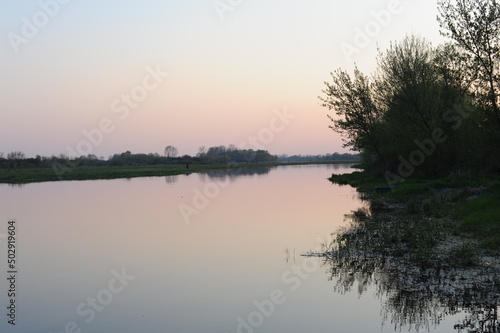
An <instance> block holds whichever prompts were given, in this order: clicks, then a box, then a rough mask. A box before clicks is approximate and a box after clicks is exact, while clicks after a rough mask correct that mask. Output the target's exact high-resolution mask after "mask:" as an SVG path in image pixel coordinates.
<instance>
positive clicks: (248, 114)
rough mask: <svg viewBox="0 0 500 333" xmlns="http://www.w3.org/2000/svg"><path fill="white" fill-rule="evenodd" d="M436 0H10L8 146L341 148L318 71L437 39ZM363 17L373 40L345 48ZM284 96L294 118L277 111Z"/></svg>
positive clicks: (5, 13)
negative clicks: (401, 43) (403, 42)
mask: <svg viewBox="0 0 500 333" xmlns="http://www.w3.org/2000/svg"><path fill="white" fill-rule="evenodd" d="M66 2H68V3H66ZM231 3H232V4H233V5H231ZM361 4H362V5H361ZM221 6H222V7H221ZM217 8H218V9H217ZM221 8H225V10H226V11H224V12H222V11H221ZM436 8H437V4H436V3H434V1H428V2H426V3H421V2H416V1H410V0H400V1H398V0H382V1H379V0H377V1H367V0H365V1H360V2H356V3H355V2H349V3H338V2H334V1H321V2H319V1H316V2H306V1H301V0H286V1H285V0H275V1H272V2H271V3H270V2H255V1H253V2H250V1H244V0H242V1H239V2H238V1H228V0H220V1H219V0H215V1H214V0H193V1H189V2H186V1H180V0H179V1H173V0H170V1H159V0H147V1H141V2H137V1H117V0H108V1H104V2H97V1H81V0H72V1H68V0H65V1H63V0H40V1H28V0H20V1H16V2H8V3H6V2H3V3H2V4H0V9H1V10H0V15H1V16H2V19H1V20H0V22H1V23H0V35H1V36H3V38H2V39H1V42H0V48H1V50H2V52H1V53H0V60H1V61H0V68H1V73H2V80H1V81H0V82H1V83H0V91H1V97H2V98H1V99H0V107H1V121H0V140H1V141H0V142H1V143H2V144H1V146H0V152H3V153H5V154H7V153H8V152H10V151H14V150H18V151H23V152H24V153H25V154H26V155H27V156H35V155H36V154H40V155H44V156H50V155H59V154H67V155H72V154H71V153H70V152H71V151H76V152H77V154H78V155H79V153H80V152H81V153H87V152H88V153H91V154H95V155H97V156H104V157H105V158H107V157H108V156H109V155H112V154H114V153H121V152H123V151H126V150H130V151H132V152H134V153H150V152H151V153H162V152H163V149H164V147H165V146H167V145H174V146H176V147H177V148H178V150H179V153H180V154H190V155H194V154H196V153H197V151H198V147H200V146H207V147H210V146H215V145H229V144H235V145H237V146H238V145H240V144H241V143H244V142H248V141H249V138H250V137H254V138H257V140H258V144H259V146H258V147H257V146H256V147H255V148H259V149H261V148H262V149H266V150H268V151H270V152H271V153H272V154H282V153H286V154H325V153H333V152H336V151H337V152H347V151H348V150H347V149H346V148H342V141H341V138H340V136H339V135H338V134H336V133H334V132H333V131H332V130H331V129H329V128H328V125H329V124H330V123H329V120H328V118H327V116H326V115H327V114H328V113H330V114H333V111H330V112H329V111H328V110H327V109H325V108H323V107H321V106H320V100H319V99H318V96H319V95H322V92H321V90H322V89H323V88H324V84H323V82H324V81H325V80H329V79H330V74H329V73H330V72H331V71H333V70H335V69H337V68H343V69H346V70H350V71H351V70H352V69H353V67H354V63H356V64H357V65H358V66H359V68H360V69H361V70H362V71H364V72H365V73H367V74H368V73H370V72H372V71H373V70H374V69H375V65H376V62H375V57H376V54H377V51H376V49H377V45H378V46H379V47H380V48H382V49H383V48H385V47H387V46H388V45H389V43H390V42H391V41H394V40H400V39H401V38H403V37H404V36H405V35H406V34H410V33H416V34H419V35H421V36H422V37H425V38H428V39H429V40H431V41H433V42H435V43H438V42H441V41H442V40H443V39H442V38H441V37H440V36H439V32H438V24H437V22H436V19H435V18H436V15H437V9H436ZM391 10H393V12H391ZM387 13H389V15H388V16H387ZM221 18H223V19H221ZM45 19H46V20H45ZM37 20H38V21H37ZM26 22H29V23H26ZM35 23H37V24H38V26H36V25H35ZM27 24H32V25H34V26H35V28H36V30H37V31H35V32H34V31H33V30H31V31H29V28H27V27H26V25H27ZM366 29H372V30H369V31H371V32H372V33H371V34H372V36H369V37H368V39H367V40H365V41H364V42H366V45H363V46H362V47H358V51H359V52H358V53H356V54H353V55H352V56H351V57H347V56H346V55H345V54H344V53H343V52H342V49H341V45H344V46H345V45H347V44H348V45H351V46H354V47H356V45H358V46H359V41H360V39H359V31H360V30H362V31H366ZM373 29H375V30H373ZM27 32H30V33H31V35H29V36H28V35H27ZM356 38H358V39H356ZM20 41H21V42H20ZM357 42H358V44H356V43H357ZM16 43H17V44H16ZM154 72H156V74H152V73H154ZM166 73H168V75H167V74H166ZM125 95H134V96H135V97H131V100H128V102H127V101H126V100H125V99H124V98H126V97H124V96H125ZM276 110H281V111H280V112H284V111H283V110H287V111H286V112H287V113H288V114H290V115H293V118H292V117H290V118H289V119H288V121H286V122H284V123H279V122H278V121H277V120H275V119H274V118H276V117H277V116H276V113H275V112H276ZM103 124H104V125H103ZM281 125H283V126H281ZM97 131H99V132H97ZM85 132H86V133H91V134H88V135H89V136H86V135H85V134H84V133H85ZM99 133H100V134H99ZM84 141H85V142H84ZM248 148H251V147H248Z"/></svg>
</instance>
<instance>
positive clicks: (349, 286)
mask: <svg viewBox="0 0 500 333" xmlns="http://www.w3.org/2000/svg"><path fill="white" fill-rule="evenodd" d="M370 214H377V212H374V211H373V210H372V211H369V210H366V209H364V210H359V211H356V212H354V213H353V214H349V215H346V218H347V219H349V220H350V221H351V224H352V228H350V229H348V230H344V231H343V232H341V233H340V234H339V236H338V237H337V239H336V242H335V244H336V245H335V246H334V247H332V248H330V250H329V251H328V252H327V253H326V254H324V256H325V259H324V264H325V266H326V267H327V268H328V274H329V280H331V281H335V291H336V292H338V293H340V294H346V293H350V292H352V291H354V290H355V291H356V292H357V293H358V294H359V295H361V294H363V293H365V292H366V291H367V290H373V288H374V289H375V290H376V292H375V294H376V296H377V298H379V299H380V300H383V304H382V317H383V323H384V324H387V323H391V324H392V325H394V329H395V330H398V331H401V330H402V329H404V328H407V329H414V330H417V331H419V330H422V329H425V330H430V329H431V328H435V327H436V326H438V325H439V324H440V323H441V322H442V321H443V320H444V318H445V317H447V316H451V315H457V314H461V315H462V316H463V317H462V318H464V319H462V320H461V321H460V322H458V323H456V324H455V325H454V329H455V330H457V331H459V332H469V333H472V332H488V333H493V332H495V333H498V332H500V322H499V319H498V307H499V305H500V277H499V276H498V271H497V270H495V269H494V268H493V267H489V266H481V267H476V268H467V269H466V268H454V267H450V266H446V265H442V266H439V265H438V266H437V267H433V268H425V267H419V266H416V265H414V264H411V263H409V262H408V261H405V260H403V259H401V258H397V257H394V256H391V255H388V254H387V253H386V251H385V250H383V249H377V248H376V246H374V242H373V240H372V239H370V238H373V235H371V234H370V233H371V232H372V231H373V230H371V231H369V230H368V229H367V228H366V224H365V222H364V221H366V217H367V216H369V215H370ZM372 218H373V216H372ZM379 231H380V230H379ZM311 255H313V254H311ZM317 255H320V254H317ZM370 287H371V288H370ZM450 329H451V328H450Z"/></svg>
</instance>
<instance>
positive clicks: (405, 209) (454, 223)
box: [330, 172, 500, 265]
mask: <svg viewBox="0 0 500 333" xmlns="http://www.w3.org/2000/svg"><path fill="white" fill-rule="evenodd" d="M330 180H331V181H332V182H335V183H338V184H350V185H352V186H354V187H356V188H357V189H358V190H360V191H361V192H364V193H366V194H365V195H366V196H367V198H369V199H370V202H371V208H372V212H370V213H371V214H373V215H374V216H376V217H375V218H376V219H380V218H382V219H389V220H391V221H392V222H394V223H391V228H389V227H388V225H389V224H387V225H384V226H383V227H384V228H385V229H383V230H378V231H377V232H381V239H380V240H379V245H378V246H379V247H386V248H394V245H397V244H399V245H401V246H400V250H402V249H404V251H410V252H411V256H412V259H413V260H414V261H417V262H420V263H422V264H425V265H427V264H431V263H432V262H433V260H435V259H436V258H434V257H435V256H436V255H441V256H442V255H443V253H442V252H443V248H444V247H445V246H444V244H445V243H446V242H447V240H448V241H449V240H452V239H453V241H454V242H455V243H456V244H455V246H449V247H448V248H447V249H446V250H447V253H446V256H447V258H448V259H449V260H450V262H454V263H459V264H464V265H469V264H473V263H474V262H475V260H476V259H475V258H476V257H477V255H478V253H479V251H483V252H484V251H490V252H495V253H497V254H498V253H500V205H499V203H500V176H498V175H490V176H483V177H459V176H454V177H447V178H438V179H407V180H406V181H405V182H403V183H401V184H399V185H397V186H396V187H395V188H394V189H391V190H390V191H387V192H384V191H377V188H378V187H379V186H382V189H384V188H383V186H385V185H387V184H386V183H385V181H384V180H383V179H380V178H378V177H375V176H374V175H371V174H369V173H367V172H354V173H352V174H344V175H333V176H332V178H331V179H330ZM379 189H380V188H379ZM387 211H389V213H387ZM373 227H376V224H374V225H373ZM458 238H460V239H461V240H462V241H461V242H457V241H456V240H457V239H458ZM459 243H460V244H459Z"/></svg>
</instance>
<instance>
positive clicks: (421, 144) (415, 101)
mask: <svg viewBox="0 0 500 333" xmlns="http://www.w3.org/2000/svg"><path fill="white" fill-rule="evenodd" d="M452 2H453V3H452ZM438 3H439V6H440V16H439V19H438V20H439V23H440V26H441V28H442V31H441V33H442V34H443V35H446V36H448V37H449V38H451V40H452V41H453V42H452V43H449V44H445V45H439V46H437V47H434V46H432V45H431V43H429V42H428V41H426V40H425V39H423V38H420V37H416V36H408V37H406V38H405V39H404V40H402V41H400V42H396V43H393V44H391V45H390V47H389V48H388V49H387V50H386V51H385V52H383V51H380V52H379V55H378V58H377V64H378V67H377V69H376V71H375V73H374V74H373V75H371V76H367V75H364V74H363V73H362V72H361V71H359V70H358V69H357V68H355V70H354V75H352V76H351V75H350V74H349V73H347V72H346V71H344V70H341V69H339V70H337V71H335V72H332V73H331V75H332V82H325V84H326V89H325V90H324V91H323V92H324V96H323V97H320V99H321V100H322V101H323V106H325V107H328V108H329V109H330V110H334V111H335V113H336V114H337V116H336V117H332V116H329V117H330V120H331V121H332V125H331V126H330V127H331V128H332V129H333V130H335V131H337V132H339V133H341V134H343V136H344V140H345V146H346V147H350V148H351V149H352V150H355V151H359V152H361V156H362V160H363V164H364V165H365V167H366V168H367V169H372V170H376V171H378V172H379V173H380V174H383V175H385V177H386V179H387V180H388V181H389V182H393V183H396V182H399V181H402V180H403V179H404V178H406V177H408V176H411V175H414V174H415V175H420V176H424V177H432V176H443V175H448V174H451V173H472V174H475V173H481V172H490V171H499V170H500V154H499V153H500V106H499V105H500V5H499V4H498V3H497V2H496V1H491V0H477V1H468V0H456V1H450V0H444V1H439V2H438Z"/></svg>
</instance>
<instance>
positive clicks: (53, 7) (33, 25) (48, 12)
mask: <svg viewBox="0 0 500 333" xmlns="http://www.w3.org/2000/svg"><path fill="white" fill-rule="evenodd" d="M71 1H72V0H45V1H43V0H42V1H39V2H38V7H40V9H39V10H38V11H37V12H35V13H34V14H33V15H32V16H31V17H26V16H23V17H22V18H21V28H20V31H19V33H16V32H12V31H11V32H9V33H8V34H7V39H8V40H9V42H10V45H11V46H12V49H13V50H14V53H15V54H18V53H19V52H20V50H19V47H20V46H21V45H26V44H28V43H29V42H30V41H31V40H33V39H34V38H35V37H36V36H37V35H38V34H39V33H40V31H41V30H42V29H43V28H45V27H46V26H47V25H48V24H49V22H50V21H51V20H52V19H54V18H55V17H56V16H57V15H58V14H59V12H60V11H61V8H62V6H65V5H67V4H68V3H70V2H71Z"/></svg>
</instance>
